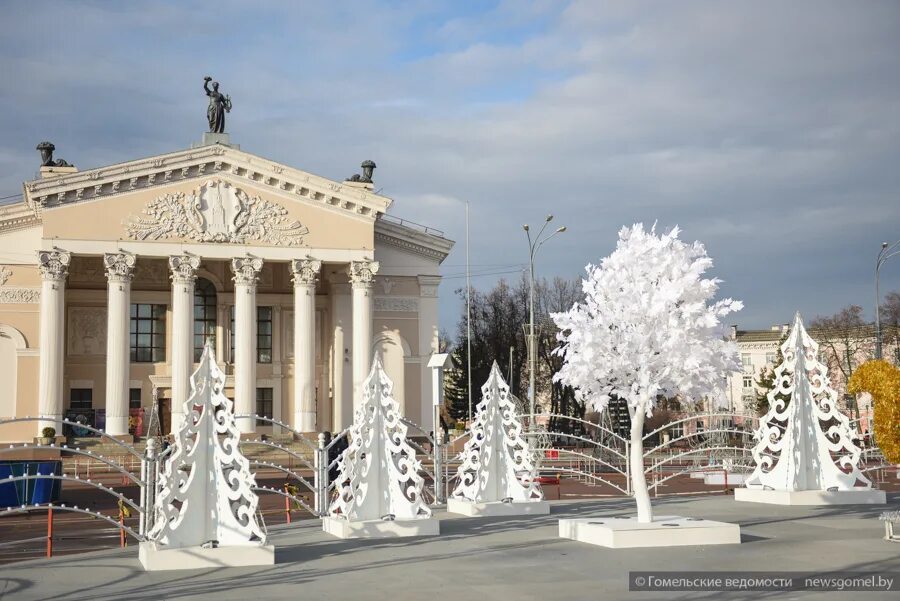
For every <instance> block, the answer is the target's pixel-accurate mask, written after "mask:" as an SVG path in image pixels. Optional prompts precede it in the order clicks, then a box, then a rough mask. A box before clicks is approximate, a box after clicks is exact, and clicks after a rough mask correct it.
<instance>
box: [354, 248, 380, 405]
mask: <svg viewBox="0 0 900 601" xmlns="http://www.w3.org/2000/svg"><path fill="white" fill-rule="evenodd" d="M376 273H378V262H377V261H351V263H350V284H351V285H352V289H353V292H352V296H353V409H354V411H355V410H356V408H357V407H359V406H360V405H361V404H362V385H363V382H365V379H366V376H368V375H369V370H370V369H371V368H372V328H373V323H372V321H373V317H374V312H375V301H374V296H373V294H372V286H373V285H374V283H375V274H376ZM350 419H351V421H352V416H351V418H350Z"/></svg>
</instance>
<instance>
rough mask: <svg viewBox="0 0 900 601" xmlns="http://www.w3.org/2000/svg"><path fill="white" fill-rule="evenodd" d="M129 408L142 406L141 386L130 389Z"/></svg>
mask: <svg viewBox="0 0 900 601" xmlns="http://www.w3.org/2000/svg"><path fill="white" fill-rule="evenodd" d="M128 408H129V409H140V408H141V389H140V388H129V389H128Z"/></svg>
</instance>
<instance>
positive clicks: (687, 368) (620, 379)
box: [552, 224, 742, 547]
mask: <svg viewBox="0 0 900 601" xmlns="http://www.w3.org/2000/svg"><path fill="white" fill-rule="evenodd" d="M678 233H679V230H678V228H674V229H673V230H672V231H671V232H669V233H667V234H663V235H657V234H656V231H655V227H654V228H653V229H651V230H650V231H649V232H647V231H644V228H643V226H642V225H640V224H638V225H635V226H633V227H631V228H622V230H621V231H620V232H619V242H618V245H617V246H616V250H615V251H614V252H613V253H612V254H611V255H610V256H608V257H606V258H605V259H603V261H602V262H601V264H600V266H595V265H588V267H587V277H586V278H585V279H584V280H583V281H582V288H583V290H584V296H585V298H584V301H583V302H578V303H576V304H575V305H574V306H573V307H572V308H571V309H570V310H569V311H567V312H565V313H556V314H553V315H552V317H553V320H554V321H555V322H556V325H557V326H558V327H559V329H560V333H559V335H558V338H559V340H560V342H561V343H562V346H561V347H560V349H559V350H558V351H557V352H559V353H560V354H561V355H562V356H563V357H564V359H565V363H564V364H563V367H562V369H561V370H560V371H559V372H558V373H557V375H556V376H555V378H556V379H557V380H558V381H561V382H563V383H565V384H568V385H571V386H572V387H574V388H575V389H576V394H577V395H578V396H579V397H580V399H582V400H584V401H585V403H586V404H587V405H589V406H591V407H593V408H594V409H596V410H602V409H603V408H604V407H606V406H607V404H608V403H609V400H610V397H611V396H612V395H615V396H616V397H618V398H621V399H625V400H626V401H627V402H628V407H629V410H630V413H631V449H630V463H631V480H632V486H633V489H634V497H635V501H636V503H637V521H636V522H634V521H631V520H629V522H630V523H628V524H626V523H625V521H624V520H623V521H622V522H619V523H620V524H622V525H620V526H610V525H606V524H603V523H602V522H596V521H578V520H563V521H561V523H560V533H561V535H563V536H567V537H569V538H575V539H577V540H584V541H586V542H594V543H596V544H603V545H606V546H613V547H619V546H656V545H685V544H715V543H732V542H740V530H739V528H738V526H736V525H732V524H722V523H719V522H703V524H704V528H699V527H698V526H697V525H696V524H694V523H693V522H692V523H691V524H688V523H687V522H686V521H685V520H684V519H683V518H662V519H661V520H662V522H664V523H662V524H661V525H662V526H666V527H667V528H668V529H666V528H662V530H659V529H657V528H656V527H657V526H658V525H659V524H656V523H655V522H653V515H652V512H651V507H650V495H649V494H648V491H647V482H646V478H645V475H644V469H643V465H644V457H643V448H642V447H643V445H642V442H643V440H642V439H643V433H644V432H643V430H644V419H645V417H649V416H651V415H652V414H653V410H654V408H655V406H656V399H657V397H658V396H659V395H664V396H674V395H675V394H681V395H682V396H683V397H684V398H685V399H700V398H702V397H704V396H706V397H713V398H714V400H718V399H717V398H716V397H721V396H722V386H723V383H724V381H725V376H726V374H728V373H730V372H733V371H737V369H738V366H739V365H740V364H739V362H738V353H737V347H736V345H735V344H734V343H733V342H731V341H730V340H726V339H725V337H724V331H723V328H722V326H721V318H722V317H723V316H725V315H727V314H728V313H731V312H732V311H735V310H737V309H740V308H741V307H742V304H741V303H740V302H738V301H734V300H731V299H725V300H721V301H718V302H711V301H712V299H713V297H714V295H715V293H716V290H717V288H718V280H715V279H703V274H704V273H705V272H706V270H707V269H709V268H710V267H711V266H712V260H711V259H710V258H709V257H708V256H707V254H706V249H705V248H704V247H703V245H702V244H700V243H699V242H694V243H693V244H685V243H684V242H682V241H681V240H679V239H678ZM678 520H681V521H678ZM651 523H652V524H651ZM678 526H683V527H682V528H677V527H678ZM687 526H690V528H688V527H687ZM626 529H628V530H629V532H628V533H627V534H623V531H624V530H626ZM679 530H680V532H682V533H684V535H683V536H682V535H681V534H679V533H678V531H679ZM701 530H702V531H703V532H702V533H701V534H700V535H697V533H700V532H701ZM661 531H665V532H667V533H670V534H666V535H661V534H658V533H659V532H661ZM622 536H624V537H625V539H627V541H628V542H627V543H626V542H623V541H622V540H620V539H621V537H622Z"/></svg>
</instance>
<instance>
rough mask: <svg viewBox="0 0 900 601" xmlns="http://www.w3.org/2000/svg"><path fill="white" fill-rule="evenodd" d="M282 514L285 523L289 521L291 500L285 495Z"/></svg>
mask: <svg viewBox="0 0 900 601" xmlns="http://www.w3.org/2000/svg"><path fill="white" fill-rule="evenodd" d="M284 515H285V516H286V519H287V523H288V524H290V523H291V500H290V499H289V498H287V497H285V498H284Z"/></svg>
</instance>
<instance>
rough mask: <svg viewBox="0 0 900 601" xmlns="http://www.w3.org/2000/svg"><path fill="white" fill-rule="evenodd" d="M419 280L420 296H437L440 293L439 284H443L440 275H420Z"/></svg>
mask: <svg viewBox="0 0 900 601" xmlns="http://www.w3.org/2000/svg"><path fill="white" fill-rule="evenodd" d="M417 279H418V280H419V296H423V297H431V298H435V297H437V295H438V286H440V284H441V276H439V275H420V276H417Z"/></svg>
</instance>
